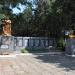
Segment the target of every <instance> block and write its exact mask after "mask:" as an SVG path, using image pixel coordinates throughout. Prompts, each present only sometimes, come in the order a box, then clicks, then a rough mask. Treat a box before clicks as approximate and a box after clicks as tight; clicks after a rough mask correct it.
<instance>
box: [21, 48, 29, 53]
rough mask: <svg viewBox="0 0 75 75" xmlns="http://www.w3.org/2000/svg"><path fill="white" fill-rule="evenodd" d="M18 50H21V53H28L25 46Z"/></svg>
mask: <svg viewBox="0 0 75 75" xmlns="http://www.w3.org/2000/svg"><path fill="white" fill-rule="evenodd" d="M20 51H21V53H28V50H27V49H26V48H24V49H21V50H20Z"/></svg>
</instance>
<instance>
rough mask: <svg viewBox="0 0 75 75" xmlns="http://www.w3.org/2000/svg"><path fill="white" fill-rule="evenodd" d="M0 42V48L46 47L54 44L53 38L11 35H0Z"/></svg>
mask: <svg viewBox="0 0 75 75" xmlns="http://www.w3.org/2000/svg"><path fill="white" fill-rule="evenodd" d="M4 39H5V41H4ZM0 42H1V44H0V49H6V48H8V49H9V50H20V49H22V48H48V47H49V46H54V45H55V43H56V42H55V39H54V38H47V37H13V36H12V37H5V38H3V37H0ZM3 42H4V43H3ZM6 42H7V43H8V44H7V43H6Z"/></svg>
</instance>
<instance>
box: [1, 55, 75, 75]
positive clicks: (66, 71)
mask: <svg viewBox="0 0 75 75" xmlns="http://www.w3.org/2000/svg"><path fill="white" fill-rule="evenodd" d="M0 75H75V58H71V57H66V56H64V55H60V54H58V55H54V54H52V55H51V54H40V55H34V54H33V55H17V56H11V57H0Z"/></svg>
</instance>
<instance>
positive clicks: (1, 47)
mask: <svg viewBox="0 0 75 75" xmlns="http://www.w3.org/2000/svg"><path fill="white" fill-rule="evenodd" d="M1 22H2V24H1V25H2V26H1V27H2V31H1V34H0V54H8V53H10V51H12V50H13V37H12V35H11V20H10V19H8V18H3V19H1Z"/></svg>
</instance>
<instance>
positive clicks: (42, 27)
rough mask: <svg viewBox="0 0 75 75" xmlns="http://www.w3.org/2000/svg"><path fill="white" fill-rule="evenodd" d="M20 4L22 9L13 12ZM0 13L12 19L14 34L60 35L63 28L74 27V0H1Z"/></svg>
mask: <svg viewBox="0 0 75 75" xmlns="http://www.w3.org/2000/svg"><path fill="white" fill-rule="evenodd" d="M20 4H21V5H24V6H25V8H24V11H23V12H21V13H19V14H13V12H12V9H13V8H15V7H16V8H17V9H18V10H21V9H20V7H19V5H20ZM0 14H1V15H5V16H6V17H9V18H10V19H11V20H12V34H13V35H15V36H45V37H60V36H62V35H63V33H64V30H68V29H69V30H71V29H75V1H74V0H1V1H0ZM0 17H1V16H0Z"/></svg>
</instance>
